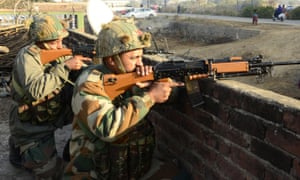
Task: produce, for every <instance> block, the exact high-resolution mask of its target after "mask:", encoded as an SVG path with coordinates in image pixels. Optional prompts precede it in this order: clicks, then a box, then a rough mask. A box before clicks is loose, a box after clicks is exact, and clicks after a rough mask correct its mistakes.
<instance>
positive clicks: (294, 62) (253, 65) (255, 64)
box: [249, 60, 300, 67]
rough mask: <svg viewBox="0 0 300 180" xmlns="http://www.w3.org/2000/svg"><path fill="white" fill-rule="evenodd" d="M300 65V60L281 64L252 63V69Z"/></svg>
mask: <svg viewBox="0 0 300 180" xmlns="http://www.w3.org/2000/svg"><path fill="white" fill-rule="evenodd" d="M295 64H300V60H294V61H280V62H260V63H254V64H251V63H250V65H249V66H250V67H272V66H284V65H295Z"/></svg>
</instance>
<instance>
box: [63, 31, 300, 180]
mask: <svg viewBox="0 0 300 180" xmlns="http://www.w3.org/2000/svg"><path fill="white" fill-rule="evenodd" d="M94 41H95V37H94V36H90V35H82V34H81V33H76V32H72V31H70V36H69V38H68V39H67V42H69V45H74V44H75V45H80V46H83V45H84V44H93V43H94ZM76 43H77V44H76ZM78 43H79V44H78ZM198 82H199V87H200V89H201V92H202V95H203V100H204V104H203V105H201V106H199V107H195V108H193V107H192V105H191V103H190V102H193V101H195V100H196V101H197V99H198V98H199V94H198V96H197V95H196V96H193V97H192V98H193V99H192V101H189V97H188V95H187V93H186V91H185V88H179V89H175V90H174V94H173V98H172V100H171V101H170V102H167V103H165V104H161V105H156V106H155V107H154V108H153V110H152V111H151V113H150V114H149V118H151V119H152V121H153V124H154V125H155V129H156V135H157V146H158V149H159V150H160V151H161V152H162V153H163V154H164V155H165V156H168V157H169V156H170V157H171V158H175V159H177V160H178V162H180V164H182V165H183V166H184V167H186V168H187V169H188V170H189V172H191V174H192V176H193V179H195V180H198V179H205V180H209V179H213V180H215V179H234V180H236V179H272V180H273V179H282V180H286V179H300V101H298V100H296V99H292V98H288V97H285V96H281V95H279V94H276V93H273V92H270V91H265V90H262V89H258V88H255V87H252V86H248V85H245V84H242V83H238V82H236V81H230V80H219V81H213V80H211V79H204V80H200V81H198ZM198 82H196V87H198Z"/></svg>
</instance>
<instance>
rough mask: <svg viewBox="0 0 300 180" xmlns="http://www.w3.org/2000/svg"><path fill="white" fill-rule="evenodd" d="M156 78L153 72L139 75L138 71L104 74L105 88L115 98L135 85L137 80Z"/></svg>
mask: <svg viewBox="0 0 300 180" xmlns="http://www.w3.org/2000/svg"><path fill="white" fill-rule="evenodd" d="M151 80H154V75H153V73H150V74H149V75H147V76H138V75H137V74H136V72H132V73H125V74H105V75H104V89H105V92H106V94H107V95H108V96H109V97H110V98H111V99H114V98H115V97H117V96H119V95H120V94H123V93H124V92H125V91H126V90H128V89H129V88H130V87H132V86H134V85H135V84H136V83H137V82H145V81H151Z"/></svg>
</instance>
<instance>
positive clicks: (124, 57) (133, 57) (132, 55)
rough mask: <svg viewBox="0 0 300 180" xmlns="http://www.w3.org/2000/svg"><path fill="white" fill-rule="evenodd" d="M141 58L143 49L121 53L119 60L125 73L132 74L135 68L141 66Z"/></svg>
mask: <svg viewBox="0 0 300 180" xmlns="http://www.w3.org/2000/svg"><path fill="white" fill-rule="evenodd" d="M142 56H143V49H135V50H132V51H128V52H125V53H122V54H121V55H120V58H121V61H122V63H123V66H124V69H125V70H126V72H132V71H134V70H135V69H136V67H137V66H143V62H142Z"/></svg>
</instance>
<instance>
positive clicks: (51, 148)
mask: <svg viewBox="0 0 300 180" xmlns="http://www.w3.org/2000/svg"><path fill="white" fill-rule="evenodd" d="M60 28H62V26H61V27H60ZM52 38H55V36H54V37H52ZM40 50H41V49H40V48H39V47H38V46H36V45H34V44H32V45H29V46H26V47H24V48H22V49H21V50H20V52H19V53H18V55H17V57H16V59H15V62H14V65H13V71H12V91H11V95H12V99H13V100H14V103H13V106H12V108H11V111H10V114H9V127H10V132H11V137H10V142H9V143H10V146H11V147H10V148H11V149H10V158H15V157H13V156H16V154H13V153H19V155H20V156H21V162H20V166H22V167H24V168H26V169H28V170H31V171H33V172H34V174H35V175H36V176H37V177H38V178H51V177H52V178H54V179H55V177H56V174H57V172H58V171H59V170H61V168H62V163H61V160H60V159H59V158H58V157H57V151H56V146H55V139H54V131H55V130H56V129H57V128H61V127H62V126H63V125H64V124H66V123H67V122H68V123H70V122H71V120H72V117H73V113H72V111H71V106H70V105H69V106H68V105H66V104H65V103H66V99H62V96H63V95H62V93H63V92H64V90H65V88H66V87H67V86H66V84H67V83H66V81H67V80H68V76H69V74H70V71H69V70H68V69H67V68H66V67H65V66H64V64H63V61H64V60H65V58H66V57H61V58H60V59H57V61H55V62H52V63H48V64H45V65H43V64H42V63H41V59H40ZM10 160H11V162H12V164H14V163H15V162H13V161H12V159H10Z"/></svg>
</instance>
